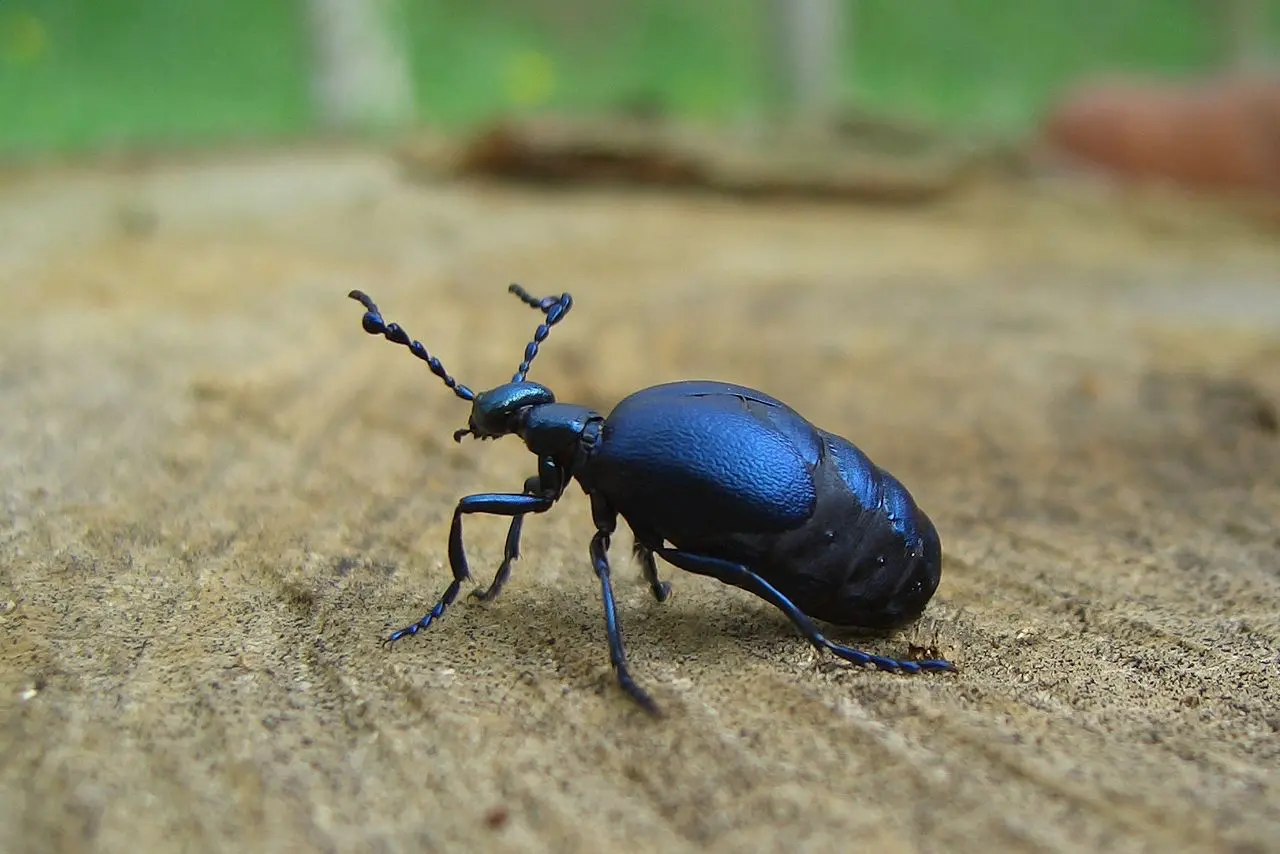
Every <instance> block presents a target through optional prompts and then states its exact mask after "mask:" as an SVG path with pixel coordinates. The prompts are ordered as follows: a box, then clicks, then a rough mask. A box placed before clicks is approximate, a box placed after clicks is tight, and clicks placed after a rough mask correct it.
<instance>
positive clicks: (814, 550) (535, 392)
mask: <svg viewBox="0 0 1280 854" xmlns="http://www.w3.org/2000/svg"><path fill="white" fill-rule="evenodd" d="M509 290H510V292H511V293H513V294H515V295H516V296H517V297H519V298H520V299H521V300H522V301H523V302H524V303H525V304H527V305H529V306H530V307H532V308H535V309H538V310H539V311H541V312H542V313H543V314H544V315H545V317H544V319H543V322H542V323H540V324H539V326H538V328H537V330H536V331H535V332H534V335H533V340H532V341H531V342H530V343H529V344H528V346H527V347H526V348H525V354H524V359H523V361H521V363H520V367H519V368H518V369H517V371H516V373H515V376H514V377H512V380H511V382H509V383H506V384H504V385H500V386H498V387H497V388H494V389H490V390H489V391H483V392H479V393H477V392H474V391H472V390H471V389H470V388H468V387H467V386H465V385H462V384H461V383H458V382H457V381H456V380H454V378H453V377H451V376H450V375H449V373H448V372H447V371H446V370H445V369H444V366H443V365H442V364H441V363H440V360H439V359H437V358H436V357H434V356H432V355H430V354H429V353H428V352H427V350H426V348H425V347H423V345H422V343H421V342H419V341H415V340H411V339H410V338H409V335H408V334H407V333H406V332H405V331H404V329H403V328H401V327H400V325H399V324H396V323H387V322H386V321H384V320H383V318H382V314H381V312H380V311H379V310H378V306H377V305H376V304H375V303H374V301H373V300H372V299H371V298H370V297H369V296H368V295H366V294H364V293H362V292H361V291H352V292H351V293H350V294H348V296H349V297H350V298H351V299H354V300H356V301H358V302H359V303H360V304H361V305H363V306H364V308H365V314H364V317H363V319H362V324H363V326H364V330H365V331H366V332H368V333H369V334H370V335H382V336H384V337H386V338H387V339H388V340H390V341H393V342H395V343H397V344H403V345H404V346H406V347H408V348H409V350H410V351H411V352H412V353H413V354H414V355H415V356H417V357H418V358H419V359H422V360H423V361H425V362H426V363H427V365H428V366H429V367H430V368H431V371H432V373H434V374H435V375H436V376H438V377H439V378H440V379H442V380H443V381H444V383H445V385H446V386H448V387H449V388H450V389H452V390H453V393H454V394H455V395H457V396H458V397H459V398H461V399H462V400H465V401H467V402H469V403H470V404H471V415H470V417H469V418H468V420H467V426H466V428H465V429H462V430H458V431H457V432H455V433H454V440H455V441H458V442H461V441H462V439H463V438H464V437H466V436H473V437H475V438H477V439H498V438H501V437H503V436H509V435H516V436H519V437H520V438H521V439H522V440H523V441H524V443H525V446H526V447H527V448H528V449H529V451H530V452H532V453H533V455H534V456H536V457H537V459H538V473H537V474H536V475H534V476H533V477H530V478H529V479H528V480H526V481H525V483H524V490H523V492H521V493H520V494H515V493H483V494H478V495H468V496H466V497H464V498H463V499H462V500H460V501H459V502H458V505H457V507H456V508H455V509H454V512H453V522H452V525H451V526H450V528H449V566H450V568H451V569H452V571H453V581H452V583H451V584H450V585H449V587H448V588H447V589H446V590H445V592H444V594H443V595H442V596H441V597H440V599H439V600H438V601H437V602H436V604H435V606H434V607H433V608H432V609H431V610H430V611H429V612H428V613H427V614H426V615H425V616H424V617H422V619H420V620H418V621H417V622H415V623H413V624H412V625H409V626H406V627H405V628H403V629H400V630H399V631H397V632H394V633H392V634H391V635H390V636H389V637H387V638H386V641H385V642H387V643H391V642H394V641H396V640H399V639H400V638H402V637H405V636H406V635H413V634H417V633H418V632H419V631H421V630H423V629H425V628H427V627H428V626H430V625H431V624H432V623H433V622H434V621H435V620H437V619H439V618H440V617H441V616H442V615H443V614H444V612H445V610H446V609H447V608H448V607H449V606H450V605H452V604H453V602H454V600H455V599H457V597H458V593H459V591H460V590H461V589H462V585H463V583H464V582H465V581H467V579H468V578H470V577H471V570H470V567H469V566H468V565H467V556H466V552H465V550H464V548H463V543H462V517H463V516H465V515H467V514H469V513H487V514H493V515H497V516H510V517H512V518H511V527H510V528H509V530H508V532H507V540H506V547H505V549H504V551H503V557H502V563H501V564H500V565H499V567H498V571H497V574H496V575H495V576H494V579H493V582H492V583H491V584H490V585H489V587H488V588H485V589H476V590H474V591H472V595H473V596H475V597H477V598H479V599H481V600H491V599H493V598H494V597H495V596H497V595H498V593H499V592H500V591H501V590H502V587H503V585H504V584H505V583H506V581H507V579H508V577H509V576H510V574H511V563H512V561H514V560H515V559H516V558H517V557H518V556H519V551H520V531H521V525H522V524H523V520H524V517H525V516H526V515H527V514H529V513H545V512H546V511H547V510H550V509H551V507H552V506H553V505H554V504H555V503H556V501H558V500H559V499H560V497H561V496H562V495H563V494H564V491H565V489H566V488H567V487H568V486H569V483H570V481H571V480H577V482H578V485H579V486H581V488H582V490H583V492H584V493H586V495H587V496H588V498H589V499H590V502H591V515H592V518H593V520H594V522H595V526H596V533H595V536H593V537H592V538H591V545H590V548H589V551H590V556H591V564H592V567H593V568H594V569H595V573H596V576H597V577H598V578H599V579H600V587H601V593H602V596H603V599H604V616H605V630H606V633H607V635H608V639H609V652H610V659H611V661H612V663H613V668H614V671H615V674H616V676H617V679H618V683H619V684H620V685H621V687H622V688H623V689H624V690H625V691H626V692H627V694H628V695H630V696H631V698H632V699H634V700H635V701H636V702H637V703H639V704H640V705H641V706H642V707H643V708H644V709H646V710H647V711H649V712H652V713H657V711H658V710H657V706H656V705H655V703H654V702H653V700H652V698H651V697H650V696H649V694H648V693H646V692H645V691H644V690H643V689H642V688H641V687H640V686H639V685H637V684H636V682H635V680H634V679H632V677H631V674H630V672H629V670H628V668H627V661H626V653H625V652H624V650H623V645H622V638H621V635H620V632H619V629H618V617H617V608H616V606H615V604H614V598H613V588H612V585H611V582H610V570H609V559H608V551H609V542H610V539H611V537H612V536H613V534H614V531H615V530H616V528H617V518H618V516H621V517H622V518H623V519H625V520H626V522H627V525H628V526H629V527H630V528H631V532H632V534H633V535H634V537H635V554H636V556H637V558H638V559H639V561H640V566H641V570H642V572H643V574H644V578H645V580H646V581H647V582H648V584H649V587H650V589H651V590H652V592H653V595H654V597H655V598H656V599H657V600H658V601H659V602H662V601H665V600H666V599H667V596H668V595H669V594H670V592H671V587H670V585H669V584H668V583H666V582H664V581H662V580H661V579H660V578H659V577H658V568H657V563H656V561H655V559H654V557H655V555H656V556H658V557H661V558H662V559H663V560H665V561H667V562H668V563H670V564H672V565H674V566H676V567H679V568H680V569H684V570H687V571H688V572H692V573H696V574H698V575H707V576H710V577H712V578H715V579H718V580H719V581H722V582H724V583H725V584H731V585H733V586H735V587H739V588H741V589H743V590H747V591H749V592H751V593H754V594H755V595H756V596H759V597H760V598H762V599H764V600H765V601H767V602H770V603H771V604H773V605H774V606H776V607H777V608H779V609H780V610H781V611H782V612H783V613H784V614H786V615H787V617H788V618H789V619H790V620H791V622H792V623H793V624H794V625H795V626H796V628H797V629H799V630H800V632H801V634H803V635H804V637H805V638H806V639H808V641H809V642H810V643H811V644H813V645H814V646H815V647H817V648H818V649H820V650H826V651H828V652H831V653H833V654H835V655H836V656H838V657H840V658H842V659H844V660H846V661H850V662H853V663H854V664H861V665H865V664H872V665H874V666H876V667H878V668H880V669H882V670H890V671H898V672H907V673H918V672H920V671H945V670H954V669H955V667H954V666H953V665H952V664H951V663H950V662H948V661H945V660H941V659H933V660H926V661H908V660H897V659H892V658H884V657H882V656H878V655H872V654H870V653H866V652H862V651H860V650H857V649H853V648H851V647H847V646H843V645H841V644H837V643H834V642H832V641H831V640H828V639H827V638H826V637H825V636H824V635H823V634H822V633H821V632H820V631H818V629H817V627H816V626H815V625H814V623H813V622H812V620H811V619H810V618H814V619H818V620H822V621H824V622H828V623H832V624H835V625H841V626H856V627H861V628H872V629H882V630H883V629H893V628H898V627H901V626H903V625H906V624H907V623H910V622H912V621H913V620H915V619H916V618H918V617H919V616H920V614H921V613H922V612H923V611H924V608H925V605H926V604H928V602H929V600H930V598H932V596H933V594H934V591H935V590H937V587H938V582H939V580H940V578H941V572H942V546H941V542H940V540H939V538H938V533H937V530H936V529H935V528H934V525H933V523H932V521H930V519H929V517H928V516H927V515H926V514H925V512H924V511H923V510H921V509H920V508H919V507H918V506H917V505H916V503H915V501H914V500H913V499H912V497H911V494H910V493H909V492H908V491H907V490H906V488H905V487H904V486H903V485H902V484H901V483H900V482H899V481H898V480H897V479H896V478H894V477H893V476H892V475H890V474H889V473H888V472H886V471H884V470H883V469H881V468H879V467H878V466H876V465H875V464H874V463H872V461H871V460H870V459H868V458H867V456H866V455H865V454H864V453H862V451H860V450H858V449H857V448H856V447H854V445H852V444H851V443H850V442H848V441H847V440H845V439H843V438H841V437H840V436H836V435H834V434H832V433H828V432H826V431H824V430H820V429H818V428H817V427H814V426H813V425H812V424H810V423H809V422H808V421H806V420H805V419H804V418H802V417H801V416H800V415H799V414H798V413H796V412H795V411H794V410H793V409H791V408H790V407H789V406H787V405H786V404H784V403H782V402H781V401H780V400H777V399H776V398H773V397H770V396H769V395H767V394H763V393H761V392H759V391H755V390H754V389H750V388H746V387H744V386H740V385H733V384H730V383H723V382H712V381H706V380H699V381H692V382H674V383H666V384H663V385H657V386H653V387H650V388H646V389H643V390H641V391H638V392H636V393H634V394H632V395H631V396H629V397H627V398H625V399H624V400H622V401H621V402H620V403H619V404H618V405H617V406H616V407H615V408H614V410H613V411H612V412H611V413H610V414H609V416H608V417H607V418H606V417H604V416H602V415H600V414H599V413H598V412H595V411H593V410H591V409H588V408H587V407H584V406H577V405H574V404H569V403H559V402H557V401H556V398H555V395H554V394H553V393H552V391H551V389H549V388H547V387H546V386H544V385H540V384H538V383H535V382H530V381H528V380H527V379H526V378H525V377H526V376H527V374H528V372H529V366H530V364H531V363H532V362H533V360H534V357H535V356H537V354H538V347H539V345H540V344H542V342H543V341H545V340H546V338H547V335H548V334H549V333H550V331H551V327H552V326H554V325H555V324H556V323H558V322H560V320H562V319H563V318H564V316H565V315H566V314H567V313H568V312H569V309H570V308H571V307H572V306H573V298H572V297H571V296H570V295H569V294H567V293H565V294H561V295H560V296H558V297H544V298H537V297H534V296H531V295H530V294H529V293H528V292H527V291H525V290H524V288H522V287H520V286H519V285H514V284H513V285H511V287H510V289H509Z"/></svg>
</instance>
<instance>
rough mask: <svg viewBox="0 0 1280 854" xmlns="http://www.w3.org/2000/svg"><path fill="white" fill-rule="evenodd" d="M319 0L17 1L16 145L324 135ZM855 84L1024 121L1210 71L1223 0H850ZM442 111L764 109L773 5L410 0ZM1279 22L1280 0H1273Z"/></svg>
mask: <svg viewBox="0 0 1280 854" xmlns="http://www.w3.org/2000/svg"><path fill="white" fill-rule="evenodd" d="M302 2H304V0H177V2H175V0H0V150H8V151H15V150H40V149H45V148H59V149H66V148H84V147H89V146H103V145H124V144H130V143H134V142H159V143H174V142H186V141H195V140H207V139H225V138H244V137H249V138H253V137H265V136H274V135H282V134H300V133H305V132H306V131H307V130H308V129H309V127H310V123H311V119H312V115H311V105H310V97H309V95H310V89H309V83H308V61H309V52H308V46H307V30H306V22H305V17H304V15H303V10H302V5H301V4H302ZM850 3H851V7H852V8H854V9H855V17H853V18H852V31H853V34H854V35H855V38H854V40H853V49H851V50H850V51H849V52H848V54H847V56H846V60H845V75H844V80H843V92H844V94H845V95H846V96H847V97H848V98H850V99H851V100H856V101H857V102H858V103H859V104H860V105H863V106H868V107H872V108H888V109H891V110H893V111H896V112H900V113H910V114H916V115H919V116H922V117H925V118H932V119H938V120H943V121H949V122H963V123H971V124H982V125H992V124H995V125H1000V126H1008V127H1016V126H1019V125H1022V124H1024V123H1026V122H1028V121H1030V120H1031V119H1033V118H1034V116H1035V114H1036V112H1037V111H1038V110H1039V109H1040V108H1041V107H1042V105H1043V104H1044V103H1045V101H1046V100H1047V99H1048V98H1049V97H1051V96H1052V94H1053V92H1054V91H1055V90H1056V89H1057V88H1058V87H1060V86H1061V85H1062V84H1064V83H1065V82H1067V81H1069V80H1071V79H1072V78H1074V77H1076V76H1078V75H1080V74H1082V73H1085V74H1087V73H1091V72H1101V71H1112V70H1122V71H1124V70H1131V71H1156V72H1178V71H1186V70H1196V69H1202V68H1206V67H1210V66H1211V65H1212V64H1213V63H1214V62H1215V61H1216V58H1217V53H1218V51H1219V44H1220V36H1219V33H1218V31H1217V28H1216V24H1215V21H1214V17H1213V15H1214V13H1213V4H1212V3H1210V2H1207V0H1106V1H1105V2H1104V0H1079V2H1064V0H850ZM404 4H405V8H404V10H403V11H404V16H403V20H404V22H405V24H404V25H405V26H406V27H407V30H408V36H409V38H410V43H411V46H412V52H413V66H414V74H415V78H416V85H417V97H418V102H419V105H420V107H421V116H422V118H423V120H424V121H428V122H432V123H436V124H439V125H443V126H446V127H458V126H462V125H465V124H468V123H472V122H475V121H479V120H483V119H486V118H489V117H492V116H493V115H494V114H496V113H500V112H503V111H508V110H513V109H514V110H520V109H534V108H544V107H551V108H559V109H575V110H593V109H600V108H608V107H614V106H617V105H618V104H620V103H623V102H627V101H639V100H641V99H643V100H645V101H647V102H658V103H661V104H663V105H664V106H665V107H667V108H668V109H669V110H671V111H672V112H673V113H675V114H677V115H688V116H697V117H703V118H710V119H722V120H733V119H737V118H745V117H751V116H755V115H759V113H760V111H761V110H762V109H763V108H764V106H765V103H766V100H765V99H766V92H767V89H768V87H767V86H766V85H765V84H767V83H768V80H769V76H768V75H769V73H770V60H769V55H768V53H767V50H768V46H769V41H768V37H769V33H770V27H771V25H770V22H769V20H768V18H767V16H766V15H765V14H763V13H762V10H763V9H764V8H766V7H765V6H763V5H762V4H760V3H758V2H756V0H698V2H690V0H522V2H519V3H513V2H510V0H404ZM1268 5H1269V8H1270V13H1271V15H1270V20H1271V31H1272V32H1273V33H1274V32H1276V31H1277V30H1280V0H1268Z"/></svg>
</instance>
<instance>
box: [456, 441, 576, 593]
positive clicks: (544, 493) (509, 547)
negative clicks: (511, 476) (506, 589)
mask: <svg viewBox="0 0 1280 854" xmlns="http://www.w3.org/2000/svg"><path fill="white" fill-rule="evenodd" d="M564 487H565V476H564V469H562V468H560V466H558V465H556V462H555V460H553V459H552V458H551V457H542V458H540V459H539V460H538V473H537V474H536V475H534V476H533V477H531V478H529V479H528V480H526V481H525V482H524V494H525V495H536V496H539V497H542V498H548V499H550V500H551V501H558V500H559V498H560V496H561V495H563V494H564ZM523 529H524V514H523V513H521V514H519V515H518V516H515V517H514V518H512V520H511V527H509V528H508V529H507V542H506V545H505V546H504V547H503V550H502V565H501V566H499V567H498V572H497V574H496V575H494V577H493V582H492V583H491V584H490V585H489V586H488V587H487V588H485V587H477V588H476V589H475V590H472V591H471V595H472V597H474V598H476V599H479V600H480V601H481V602H492V601H493V600H494V599H496V598H498V594H499V593H501V592H502V588H503V586H504V585H506V583H507V579H509V578H510V577H511V563H512V561H515V560H517V559H518V558H519V557H520V534H521V532H522V531H523Z"/></svg>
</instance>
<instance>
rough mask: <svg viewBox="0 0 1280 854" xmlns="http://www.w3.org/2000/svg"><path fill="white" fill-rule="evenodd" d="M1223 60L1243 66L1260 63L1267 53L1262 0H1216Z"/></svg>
mask: <svg viewBox="0 0 1280 854" xmlns="http://www.w3.org/2000/svg"><path fill="white" fill-rule="evenodd" d="M1214 5H1215V6H1216V7H1217V8H1216V10H1215V11H1216V12H1217V14H1218V16H1219V27H1220V32H1221V33H1222V42H1223V47H1222V52H1223V64H1224V65H1226V66H1227V67H1228V68H1231V69H1237V70H1243V69H1251V68H1256V67H1257V66H1259V65H1261V64H1262V63H1263V61H1264V60H1265V58H1266V53H1267V44H1266V37H1267V4H1266V2H1265V0H1218V2H1217V3H1215V4H1214Z"/></svg>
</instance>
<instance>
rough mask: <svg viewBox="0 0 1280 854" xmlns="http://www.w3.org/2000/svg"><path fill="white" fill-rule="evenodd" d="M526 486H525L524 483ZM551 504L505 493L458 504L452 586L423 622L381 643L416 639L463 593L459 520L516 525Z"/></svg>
mask: <svg viewBox="0 0 1280 854" xmlns="http://www.w3.org/2000/svg"><path fill="white" fill-rule="evenodd" d="M535 480H536V479H535ZM527 486H528V483H527V482H526V487H527ZM553 504H555V499H553V498H546V497H543V496H541V495H524V494H522V495H515V494H512V493H505V492H489V493H481V494H479V495H468V496H466V497H465V498H463V499H462V500H461V501H459V502H458V506H457V507H456V508H455V509H454V511H453V524H452V525H450V526H449V567H450V569H452V570H453V582H452V583H451V584H450V585H449V586H448V588H446V589H445V591H444V594H443V595H442V596H441V597H440V599H439V601H437V602H436V604H435V607H433V608H432V609H431V610H430V611H428V612H427V613H426V614H425V615H424V616H423V617H422V619H420V620H418V621H417V622H416V623H413V624H411V625H408V626H405V627H404V628H403V629H400V630H399V631H396V632H392V633H391V634H390V635H388V636H387V638H386V640H385V641H383V643H384V644H392V643H395V642H396V641H398V640H400V639H401V638H403V637H406V636H408V635H416V634H417V633H418V632H420V631H422V630H423V629H425V628H427V627H428V626H430V625H431V624H432V623H434V622H435V621H436V620H438V619H440V617H442V616H443V615H444V612H445V610H446V609H447V608H448V607H449V606H450V605H452V604H453V601H454V600H455V599H457V598H458V591H459V590H461V589H462V583H463V582H464V581H466V580H467V579H468V578H470V577H471V569H470V567H468V566H467V553H466V550H465V549H464V548H463V545H462V517H463V516H464V515H466V514H468V513H488V514H491V515H494V516H514V517H516V520H515V521H518V520H519V519H520V517H522V516H524V515H525V514H526V513H545V512H546V511H548V510H550V509H551V507H552V505H553ZM512 528H513V529H514V530H515V535H516V538H517V540H518V539H519V534H520V529H519V526H517V525H514V524H513V525H512ZM507 541H508V545H509V544H510V541H511V535H510V534H508V536H507ZM503 565H504V566H505V567H506V568H507V571H508V573H509V572H510V563H509V561H504V562H503ZM498 572H499V575H501V574H502V569H499V570H498ZM503 580H505V579H503ZM499 587H501V584H499Z"/></svg>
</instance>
